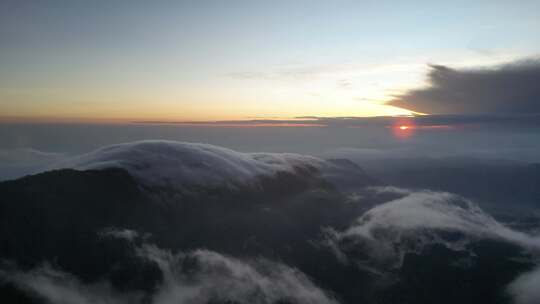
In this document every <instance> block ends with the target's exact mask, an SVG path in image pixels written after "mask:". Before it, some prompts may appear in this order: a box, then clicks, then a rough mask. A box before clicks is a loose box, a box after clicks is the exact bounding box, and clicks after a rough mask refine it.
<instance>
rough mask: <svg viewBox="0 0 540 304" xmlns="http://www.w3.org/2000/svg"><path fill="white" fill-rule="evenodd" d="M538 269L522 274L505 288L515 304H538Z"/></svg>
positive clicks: (539, 271)
mask: <svg viewBox="0 0 540 304" xmlns="http://www.w3.org/2000/svg"><path fill="white" fill-rule="evenodd" d="M538 286H540V267H538V268H536V269H534V270H533V271H530V272H527V273H524V274H522V275H520V276H519V277H518V278H517V279H515V280H514V281H513V282H512V283H510V285H509V286H508V288H507V291H508V293H509V294H510V295H511V296H512V297H513V299H514V303H515V304H536V303H540V289H539V288H538Z"/></svg>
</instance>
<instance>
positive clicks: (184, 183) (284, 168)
mask: <svg viewBox="0 0 540 304" xmlns="http://www.w3.org/2000/svg"><path fill="white" fill-rule="evenodd" d="M57 167H58V168H75V169H81V170H87V169H103V168H123V169H126V170H127V171H128V172H129V173H130V174H131V175H133V176H134V177H135V178H137V179H138V180H139V181H141V182H143V183H144V184H145V185H147V186H151V187H160V188H167V189H177V190H182V189H185V188H189V187H193V186H196V187H197V186H205V187H210V188H213V187H229V188H238V187H243V186H246V185H251V186H257V183H258V181H259V180H258V178H260V177H275V176H277V175H279V174H283V173H286V174H291V175H294V176H298V177H299V178H304V177H305V176H304V175H305V174H306V173H308V172H309V173H310V174H311V175H313V176H312V177H317V176H320V177H322V178H327V179H328V180H329V181H331V179H332V178H333V177H337V178H339V179H340V181H341V180H342V179H343V178H344V176H343V175H345V176H347V175H348V174H352V175H354V172H352V171H351V168H350V166H349V165H348V164H347V165H345V166H343V165H341V164H340V163H337V162H329V161H325V160H323V159H320V158H316V157H312V156H307V155H300V154H292V153H241V152H236V151H233V150H230V149H227V148H223V147H218V146H213V145H209V144H199V143H186V142H176V141H164V140H148V141H137V142H131V143H124V144H117V145H112V146H108V147H104V148H101V149H98V150H96V151H94V152H90V153H88V154H84V155H82V156H79V157H75V158H73V159H71V160H68V161H66V162H64V163H61V164H59V165H58V166H57ZM341 173H343V174H341ZM356 177H357V176H356Z"/></svg>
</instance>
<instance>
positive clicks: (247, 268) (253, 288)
mask: <svg viewBox="0 0 540 304" xmlns="http://www.w3.org/2000/svg"><path fill="white" fill-rule="evenodd" d="M112 232H113V230H109V231H108V232H107V236H109V237H115V235H118V236H119V237H120V238H121V239H123V240H124V241H129V242H131V241H133V240H132V239H131V236H133V234H134V233H135V232H132V231H130V239H125V238H124V234H126V232H127V230H119V231H118V233H116V234H115V233H113V234H111V233H112ZM133 244H134V243H133ZM133 248H134V250H135V251H136V254H137V256H138V257H140V258H141V259H143V260H145V261H150V262H152V263H155V265H157V267H158V268H159V270H160V271H161V273H162V275H163V280H162V283H161V284H160V285H159V286H158V287H157V289H156V290H155V292H153V293H152V294H143V293H140V292H139V293H136V292H123V293H121V292H119V291H117V290H115V289H114V288H112V287H111V284H110V283H109V282H107V281H102V282H98V283H93V284H89V283H84V282H82V281H81V280H79V279H78V278H77V277H75V276H73V275H71V274H68V273H65V272H62V271H59V270H56V269H54V268H52V267H51V266H49V265H44V266H42V267H39V268H37V269H34V270H31V271H17V270H15V271H13V270H12V271H2V272H0V277H3V279H4V280H7V281H9V282H11V283H14V284H15V285H16V286H17V287H19V288H20V289H22V290H24V291H26V292H28V293H30V294H32V295H35V296H38V297H41V298H43V299H45V300H47V301H48V302H50V303H52V304H64V303H65V304H67V303H70V304H90V303H93V304H105V303H107V304H124V303H126V304H127V303H151V304H168V303H179V304H204V303H209V302H212V301H216V300H217V301H227V302H228V301H230V302H233V303H253V304H258V303H260V304H266V303H279V302H280V301H291V302H292V303H298V304H312V303H320V304H337V301H336V300H335V299H334V298H333V297H331V296H330V295H328V294H327V293H326V292H324V291H323V290H321V289H320V288H318V287H317V286H316V285H315V284H313V283H312V282H311V280H310V279H309V278H308V277H307V276H306V275H304V274H303V273H302V272H300V271H299V270H297V269H294V268H291V267H289V266H286V265H284V264H281V263H278V262H273V261H270V260H267V259H263V258H257V259H242V260H241V259H237V258H233V257H230V256H226V255H222V254H219V253H217V252H214V251H209V250H194V251H191V252H187V253H184V252H179V253H172V252H171V251H168V250H163V249H160V248H158V247H156V246H154V245H152V244H148V243H143V244H142V245H140V246H136V247H133Z"/></svg>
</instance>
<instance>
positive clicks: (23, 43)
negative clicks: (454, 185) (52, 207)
mask: <svg viewBox="0 0 540 304" xmlns="http://www.w3.org/2000/svg"><path fill="white" fill-rule="evenodd" d="M55 3H56V5H51V2H46V1H11V0H8V1H1V2H0V67H1V68H0V119H2V120H8V121H11V120H24V121H43V120H48V121H65V120H72V121H77V120H84V121H132V120H165V121H204V120H230V119H240V120H241V119H253V118H266V119H274V118H294V117H298V116H324V117H336V116H381V115H400V114H408V113H411V112H409V111H407V110H403V109H400V108H397V107H393V106H390V105H385V102H389V101H392V100H393V99H395V98H396V96H400V95H404V96H412V95H410V94H409V95H407V93H408V92H409V91H410V90H413V89H418V88H423V87H426V86H428V85H429V83H428V80H429V79H428V77H429V76H428V75H429V72H430V69H432V68H430V67H429V65H428V64H437V65H444V66H449V67H452V68H453V69H475V68H479V67H493V66H498V65H500V64H506V63H509V62H515V61H519V60H522V59H526V58H533V57H535V56H537V55H538V54H539V51H540V3H539V2H538V1H519V4H518V3H516V2H515V1H474V2H471V1H451V2H447V3H435V2H434V1H425V2H423V3H422V2H419V1H415V2H414V3H408V2H407V1H307V0H306V1H300V0H299V1H152V5H147V4H148V2H146V1H56V2H55ZM464 8H466V9H464ZM438 71H445V70H443V69H439V70H438ZM393 104H397V103H393ZM401 104H408V103H406V101H405V102H401V103H400V105H401ZM413 105H414V104H413ZM409 109H410V110H415V111H418V112H422V113H431V112H432V111H430V110H431V108H430V106H429V105H428V106H427V107H421V108H410V107H409ZM433 110H438V111H439V110H440V112H441V113H446V112H449V111H450V110H448V109H447V108H444V107H438V108H437V107H434V108H433ZM475 111H476V112H481V109H480V110H478V109H475ZM450 112H451V111H450Z"/></svg>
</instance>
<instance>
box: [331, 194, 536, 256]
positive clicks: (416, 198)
mask: <svg viewBox="0 0 540 304" xmlns="http://www.w3.org/2000/svg"><path fill="white" fill-rule="evenodd" d="M379 191H380V192H381V193H383V192H390V193H393V194H402V197H400V198H398V199H395V200H392V201H389V202H387V203H384V204H381V205H378V206H376V207H374V208H372V209H370V210H369V211H367V212H366V213H365V214H363V215H362V216H361V217H360V218H358V219H357V220H356V222H355V223H354V224H353V225H352V226H350V227H349V228H348V229H346V230H344V231H342V232H338V231H333V230H328V238H329V241H330V244H331V245H332V248H334V249H336V248H337V249H340V250H341V252H340V253H339V255H338V258H340V259H343V257H344V256H346V255H347V251H350V249H354V250H358V248H361V250H360V251H362V252H363V253H364V254H366V255H367V258H368V259H369V260H371V261H374V262H376V263H379V264H380V265H390V266H391V267H400V266H401V264H402V262H403V258H404V256H405V254H406V253H409V252H416V253H418V252H421V251H422V249H423V248H424V247H425V246H426V245H429V244H433V243H438V244H442V245H444V246H446V247H448V248H450V249H453V250H464V249H465V245H467V244H468V243H470V242H471V241H472V240H477V239H496V240H501V241H505V242H510V243H513V244H516V245H519V246H523V247H525V248H527V249H531V250H534V251H538V250H540V238H538V237H536V236H532V235H529V234H526V233H523V232H519V231H515V230H512V229H510V228H508V227H506V226H504V225H503V224H501V223H499V222H498V221H496V220H495V219H494V218H493V217H491V216H490V215H488V214H487V213H485V212H483V211H482V210H481V209H480V208H479V207H478V206H476V205H475V204H474V203H473V202H471V201H468V200H466V199H464V198H461V197H459V196H457V195H454V194H451V193H445V192H432V191H409V190H403V191H401V192H399V191H397V190H396V188H379ZM440 232H450V233H458V234H461V235H463V236H464V237H460V238H451V239H445V238H442V237H441V234H440Z"/></svg>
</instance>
